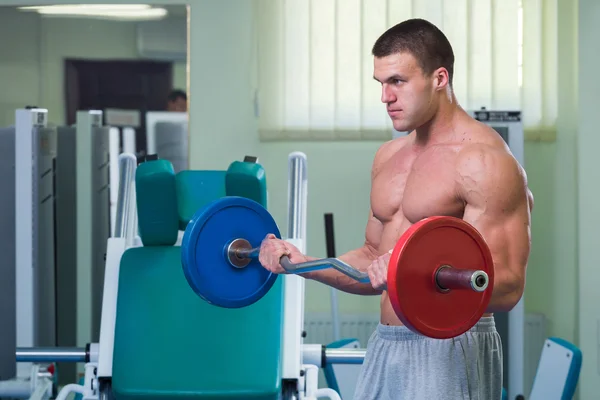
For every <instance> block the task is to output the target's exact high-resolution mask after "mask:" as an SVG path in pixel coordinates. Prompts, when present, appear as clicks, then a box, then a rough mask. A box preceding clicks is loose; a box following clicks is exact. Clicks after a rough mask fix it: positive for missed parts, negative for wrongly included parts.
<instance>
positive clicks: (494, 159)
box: [455, 142, 527, 190]
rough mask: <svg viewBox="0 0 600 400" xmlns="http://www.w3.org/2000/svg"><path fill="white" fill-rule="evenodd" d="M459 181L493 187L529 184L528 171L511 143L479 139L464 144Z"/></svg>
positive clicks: (458, 160) (458, 165) (458, 161)
mask: <svg viewBox="0 0 600 400" xmlns="http://www.w3.org/2000/svg"><path fill="white" fill-rule="evenodd" d="M455 170H456V173H457V174H458V176H459V181H461V182H463V183H465V184H466V185H467V186H469V185H473V184H474V185H478V186H482V187H485V188H487V189H490V190H492V189H493V188H500V187H503V188H506V187H507V186H513V185H522V184H525V185H526V184H527V175H526V173H525V170H524V169H523V168H522V166H521V165H520V164H519V162H518V161H517V159H516V158H515V157H514V156H513V154H512V153H511V152H510V149H509V148H508V146H502V145H498V144H496V143H487V142H477V143H471V144H467V145H464V146H462V148H461V149H460V151H459V152H458V154H457V156H456V163H455Z"/></svg>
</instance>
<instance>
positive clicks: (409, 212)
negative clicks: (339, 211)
mask: <svg viewBox="0 0 600 400" xmlns="http://www.w3.org/2000/svg"><path fill="white" fill-rule="evenodd" d="M455 156H456V155H455V153H454V152H449V151H428V152H424V153H421V154H414V153H410V152H404V154H402V153H400V154H397V155H396V156H394V157H392V158H391V159H390V160H388V161H387V162H386V163H385V164H384V165H383V166H382V168H381V169H380V170H379V172H378V174H377V175H376V176H375V177H374V178H373V182H372V192H371V206H372V209H373V213H374V215H375V216H376V217H378V218H380V217H381V219H383V220H386V219H387V220H389V219H391V218H393V217H394V216H396V215H397V214H398V213H402V215H403V216H404V217H405V218H407V219H408V220H409V221H411V222H412V223H414V222H417V221H419V220H420V219H422V218H425V217H428V216H432V215H452V216H459V217H460V216H462V212H463V210H464V204H463V202H462V200H461V199H460V196H459V194H458V191H457V180H458V179H460V177H458V176H457V173H456V170H455V168H454V162H455Z"/></svg>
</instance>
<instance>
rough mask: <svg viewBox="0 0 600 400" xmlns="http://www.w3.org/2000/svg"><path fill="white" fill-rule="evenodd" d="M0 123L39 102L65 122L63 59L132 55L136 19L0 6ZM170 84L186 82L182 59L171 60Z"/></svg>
mask: <svg viewBox="0 0 600 400" xmlns="http://www.w3.org/2000/svg"><path fill="white" fill-rule="evenodd" d="M0 37H3V38H18V40H3V41H2V43H0V51H1V52H0V54H2V60H0V87H1V88H2V92H0V126H6V125H9V124H12V123H13V120H14V109H15V108H19V107H23V106H24V105H37V106H40V107H45V108H47V109H48V117H49V121H50V122H51V123H54V124H64V121H65V102H64V59H65V58H81V59H135V58H138V53H137V48H136V25H135V23H134V22H116V21H101V20H89V19H74V18H40V17H39V16H37V15H36V14H33V13H23V12H19V11H17V10H15V9H14V8H12V7H0ZM173 85H174V86H175V87H179V88H185V87H186V86H187V77H186V65H185V62H178V63H175V65H174V67H173Z"/></svg>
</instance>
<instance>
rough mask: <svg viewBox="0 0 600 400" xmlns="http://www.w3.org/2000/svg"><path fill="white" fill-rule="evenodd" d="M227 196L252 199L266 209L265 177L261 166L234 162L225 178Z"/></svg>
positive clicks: (245, 162) (246, 162)
mask: <svg viewBox="0 0 600 400" xmlns="http://www.w3.org/2000/svg"><path fill="white" fill-rule="evenodd" d="M225 192H226V194H227V196H241V197H247V198H249V199H252V200H254V201H256V202H257V203H259V204H260V205H262V206H263V207H265V208H266V207H267V176H266V174H265V170H264V168H263V167H262V165H260V164H257V163H254V162H249V161H234V162H232V163H231V164H230V165H229V168H227V175H226V176H225Z"/></svg>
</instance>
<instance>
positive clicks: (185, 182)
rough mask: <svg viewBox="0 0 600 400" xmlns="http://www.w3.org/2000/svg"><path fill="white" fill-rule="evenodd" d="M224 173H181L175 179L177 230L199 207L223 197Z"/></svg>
mask: <svg viewBox="0 0 600 400" xmlns="http://www.w3.org/2000/svg"><path fill="white" fill-rule="evenodd" d="M225 173H226V172H225V171H181V172H179V173H178V174H177V176H176V177H175V183H176V189H177V209H178V212H179V229H181V230H185V227H186V226H187V223H188V222H189V221H190V219H192V217H193V216H194V214H195V213H196V211H198V209H199V208H200V207H203V206H205V205H206V204H208V203H210V202H211V201H213V200H214V199H218V198H221V197H224V196H225Z"/></svg>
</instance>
